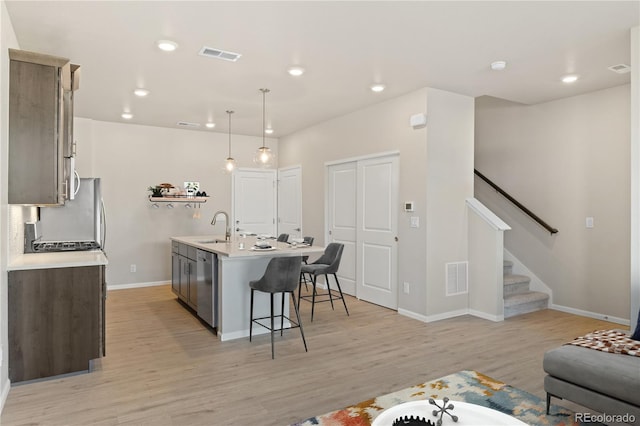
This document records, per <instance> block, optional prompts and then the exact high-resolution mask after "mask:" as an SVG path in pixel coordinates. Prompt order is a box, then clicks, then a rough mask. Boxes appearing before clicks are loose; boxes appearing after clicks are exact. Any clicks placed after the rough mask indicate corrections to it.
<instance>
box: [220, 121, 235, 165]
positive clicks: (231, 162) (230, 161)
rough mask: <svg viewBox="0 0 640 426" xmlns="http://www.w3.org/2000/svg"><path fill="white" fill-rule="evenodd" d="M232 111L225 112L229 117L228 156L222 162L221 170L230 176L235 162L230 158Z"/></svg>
mask: <svg viewBox="0 0 640 426" xmlns="http://www.w3.org/2000/svg"><path fill="white" fill-rule="evenodd" d="M233 112H234V111H231V110H227V115H229V156H228V157H227V159H226V160H225V161H224V167H223V169H222V171H223V172H225V173H228V174H231V173H233V171H234V170H235V169H236V160H234V159H233V157H232V156H231V114H233Z"/></svg>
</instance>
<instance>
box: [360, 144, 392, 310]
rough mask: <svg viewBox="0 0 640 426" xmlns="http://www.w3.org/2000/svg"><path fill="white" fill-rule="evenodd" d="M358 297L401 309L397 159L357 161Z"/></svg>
mask: <svg viewBox="0 0 640 426" xmlns="http://www.w3.org/2000/svg"><path fill="white" fill-rule="evenodd" d="M357 176H358V197H357V199H358V202H357V212H358V213H357V260H356V267H357V269H356V271H357V272H356V277H357V296H358V298H359V299H362V300H366V301H368V302H372V303H375V304H377V305H381V306H385V307H388V308H391V309H397V308H398V271H397V268H398V266H397V265H398V246H397V235H398V156H397V155H391V156H385V157H379V158H373V159H367V160H362V161H358V175H357Z"/></svg>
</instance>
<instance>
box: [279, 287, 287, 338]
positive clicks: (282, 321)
mask: <svg viewBox="0 0 640 426" xmlns="http://www.w3.org/2000/svg"><path fill="white" fill-rule="evenodd" d="M285 294H286V295H287V297H288V296H289V294H288V293H284V292H282V293H281V296H282V306H281V307H280V336H282V332H283V330H284V295H285Z"/></svg>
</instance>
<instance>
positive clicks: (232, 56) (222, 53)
mask: <svg viewBox="0 0 640 426" xmlns="http://www.w3.org/2000/svg"><path fill="white" fill-rule="evenodd" d="M198 54H199V55H200V56H207V57H209V58H217V59H224V60H225V61H231V62H235V61H237V60H238V59H240V56H242V55H241V54H239V53H233V52H227V51H226V50H221V49H215V48H213V47H207V46H204V47H203V48H202V49H200V52H198Z"/></svg>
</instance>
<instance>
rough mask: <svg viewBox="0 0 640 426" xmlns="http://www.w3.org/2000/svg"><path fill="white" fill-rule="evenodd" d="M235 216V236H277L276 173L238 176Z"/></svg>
mask: <svg viewBox="0 0 640 426" xmlns="http://www.w3.org/2000/svg"><path fill="white" fill-rule="evenodd" d="M232 216H233V226H232V228H233V231H234V232H235V233H246V234H257V235H270V236H275V235H276V232H277V229H276V171H275V170H262V169H260V170H257V169H239V170H238V171H236V172H234V174H233V213H232Z"/></svg>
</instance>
